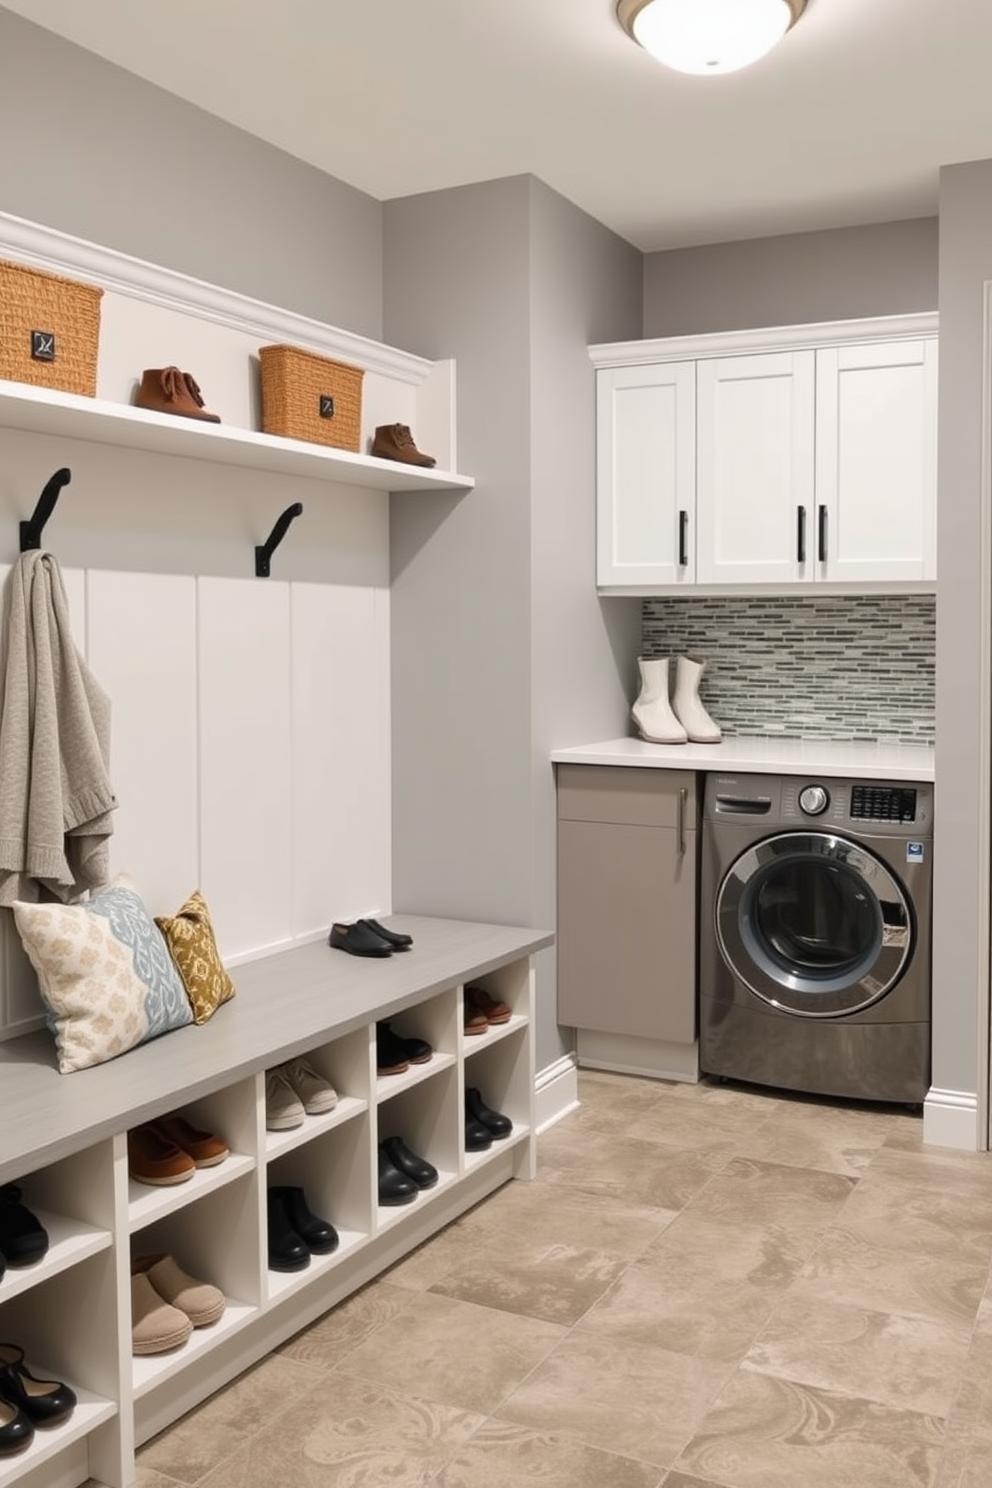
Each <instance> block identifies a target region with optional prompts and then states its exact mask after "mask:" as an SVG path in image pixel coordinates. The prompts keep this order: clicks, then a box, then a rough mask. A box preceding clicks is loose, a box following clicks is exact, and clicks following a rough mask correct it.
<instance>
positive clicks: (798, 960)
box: [699, 772, 933, 1104]
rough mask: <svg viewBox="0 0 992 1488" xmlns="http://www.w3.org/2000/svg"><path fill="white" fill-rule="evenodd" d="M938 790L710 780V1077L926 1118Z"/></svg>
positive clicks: (705, 903)
mask: <svg viewBox="0 0 992 1488" xmlns="http://www.w3.org/2000/svg"><path fill="white" fill-rule="evenodd" d="M932 849H933V787H932V785H929V784H904V783H902V782H894V781H885V780H882V781H869V780H842V779H829V778H828V779H823V778H820V777H808V776H792V775H789V776H776V775H750V774H749V775H724V774H717V773H715V772H714V773H712V774H709V775H707V777H706V786H705V790H704V793H703V821H702V842H701V859H702V861H701V869H700V879H701V882H700V945H699V1056H700V1061H699V1062H700V1068H701V1069H702V1071H703V1072H705V1073H706V1074H711V1075H723V1076H726V1077H728V1078H732V1079H738V1080H746V1081H751V1082H753V1083H754V1084H758V1085H771V1086H777V1087H780V1088H783V1089H787V1090H802V1091H807V1092H809V1093H815V1094H821V1095H836V1096H848V1097H853V1098H856V1099H860V1100H872V1101H899V1102H905V1103H908V1104H917V1103H919V1102H921V1101H922V1100H923V1098H924V1096H925V1095H926V1093H927V1090H928V1089H929V1084H930V921H931V901H932V893H933V851H932Z"/></svg>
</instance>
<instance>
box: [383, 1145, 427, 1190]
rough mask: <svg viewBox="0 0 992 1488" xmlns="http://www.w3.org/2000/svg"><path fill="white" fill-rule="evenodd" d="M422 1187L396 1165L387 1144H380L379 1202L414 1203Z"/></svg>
mask: <svg viewBox="0 0 992 1488" xmlns="http://www.w3.org/2000/svg"><path fill="white" fill-rule="evenodd" d="M419 1192H420V1189H419V1188H418V1187H417V1185H416V1184H415V1183H414V1181H413V1179H412V1178H408V1177H407V1176H406V1174H405V1173H401V1172H400V1170H399V1168H397V1167H396V1166H395V1164H394V1163H393V1160H392V1158H391V1157H390V1156H389V1153H388V1152H387V1151H386V1148H385V1145H384V1144H383V1143H381V1142H380V1144H379V1203H380V1204H391V1205H392V1204H412V1203H413V1201H414V1199H415V1198H416V1197H417V1195H418V1193H419Z"/></svg>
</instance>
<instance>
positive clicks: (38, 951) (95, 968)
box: [12, 875, 193, 1075]
mask: <svg viewBox="0 0 992 1488" xmlns="http://www.w3.org/2000/svg"><path fill="white" fill-rule="evenodd" d="M12 907H13V911H14V923H15V924H16V926H17V931H18V934H19V935H20V937H21V940H22V941H23V943H24V949H25V951H26V952H27V954H28V958H29V959H30V961H31V965H32V966H33V967H34V969H35V972H36V973H37V976H38V985H39V987H40V989H41V995H42V999H43V1001H44V1003H45V1009H46V1016H47V1022H48V1026H49V1028H50V1029H51V1031H52V1033H53V1034H54V1036H55V1049H56V1055H57V1059H58V1066H59V1070H60V1071H61V1073H62V1074H64V1075H65V1074H69V1073H70V1072H71V1071H73V1070H80V1069H87V1068H88V1067H90V1066H91V1065H94V1064H104V1063H105V1062H106V1061H107V1060H108V1059H115V1058H116V1057H117V1055H118V1054H124V1053H126V1051H127V1050H128V1049H133V1048H134V1047H135V1046H136V1045H137V1044H143V1043H145V1042H146V1041H147V1040H148V1039H153V1038H158V1036H159V1035H160V1034H163V1033H168V1032H169V1031H170V1030H171V1029H173V1028H181V1027H182V1026H183V1025H184V1024H188V1023H192V1022H193V1011H192V1009H191V1007H190V1005H189V999H188V998H187V996H186V992H185V989H184V987H183V984H182V981H181V979H180V977H179V973H178V972H177V970H176V968H175V966H174V964H173V961H172V958H171V956H170V955H169V951H168V947H167V946H166V943H165V941H164V939H163V938H162V935H161V932H160V931H159V930H157V929H156V927H155V923H154V921H153V919H152V917H151V915H150V914H149V913H148V910H147V909H146V908H145V905H144V902H143V901H142V899H141V896H140V895H139V894H138V893H137V891H136V889H135V888H134V885H133V884H132V883H131V882H130V880H129V879H127V878H125V877H124V876H123V875H122V876H120V877H118V878H116V879H115V880H114V882H113V883H112V884H110V885H109V886H108V887H107V888H105V889H100V890H99V891H98V892H97V893H95V894H93V895H92V896H91V897H90V898H89V899H88V900H86V902H85V903H82V904H27V903H24V902H23V901H21V900H17V901H15V903H14V905H13V906H12Z"/></svg>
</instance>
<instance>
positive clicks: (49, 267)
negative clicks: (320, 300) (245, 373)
mask: <svg viewBox="0 0 992 1488" xmlns="http://www.w3.org/2000/svg"><path fill="white" fill-rule="evenodd" d="M0 256H3V257H5V258H7V259H9V260H10V261H11V262H14V263H21V264H25V265H27V266H28V267H30V268H34V269H41V270H43V271H45V272H46V273H49V274H63V275H66V276H68V277H70V278H72V277H77V276H78V277H79V278H81V279H84V280H85V281H86V282H87V283H89V284H96V285H98V286H99V287H100V288H101V289H104V290H110V291H112V292H113V293H115V294H124V295H131V296H132V298H134V299H139V300H146V301H148V302H149V303H150V304H153V305H161V306H163V307H165V308H166V309H169V310H178V311H182V312H185V313H186V314H192V315H196V316H197V317H198V318H199V319H201V320H209V321H213V322H214V324H216V325H223V326H227V327H229V328H230V329H232V330H236V331H245V332H247V333H248V334H249V335H253V336H257V337H258V339H259V340H260V341H261V342H262V343H264V342H266V341H275V342H279V343H284V342H288V343H289V344H291V345H293V346H299V347H301V348H302V349H303V350H305V351H313V352H316V353H317V354H318V355H320V356H329V357H333V358H335V359H337V360H339V361H343V362H350V363H353V364H354V365H357V366H360V367H363V368H364V369H365V370H366V371H367V372H376V373H379V374H380V375H381V376H383V377H391V378H394V379H396V380H398V381H400V382H406V383H411V384H413V385H414V386H419V384H420V383H422V382H424V381H426V379H427V377H428V376H429V374H430V371H431V368H432V367H433V363H432V362H430V361H428V360H426V359H425V358H424V357H418V356H412V355H411V354H410V353H409V352H406V351H398V350H397V349H396V348H395V347H391V346H385V345H383V344H382V342H379V341H370V340H368V339H367V338H366V337H365V336H356V335H353V334H352V333H351V332H350V331H342V330H339V329H338V328H337V327H336V326H328V325H325V324H324V323H323V322H322V321H319V320H312V319H310V317H309V316H306V315H299V314H297V313H296V311H294V310H284V309H281V308H280V307H279V306H277V305H268V304H266V303H265V302H264V301H263V300H253V299H251V298H250V297H249V296H248V295H242V294H237V293H236V292H235V291H234V290H230V289H223V288H221V287H220V286H219V285H217V284H208V283H206V281H205V280H202V279H194V278H192V277H191V276H190V275H188V274H180V273H178V272H177V271H176V270H175V269H167V268H163V267H162V266H161V265H160V264H153V263H148V262H146V260H145V259H142V258H132V257H131V256H130V255H129V254H127V253H118V251H117V250H116V249H115V248H104V247H101V246H100V245H99V244H97V243H90V242H87V241H86V239H85V238H75V237H72V236H70V235H69V234H68V233H63V232H57V231H56V230H55V229H54V228H51V227H43V226H42V225H41V224H40V223H37V222H29V221H27V220H26V219H25V218H23V217H14V216H12V215H11V214H10V213H8V212H0Z"/></svg>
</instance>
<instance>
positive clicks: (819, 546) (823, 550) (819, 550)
mask: <svg viewBox="0 0 992 1488" xmlns="http://www.w3.org/2000/svg"><path fill="white" fill-rule="evenodd" d="M816 556H817V559H818V561H819V562H820V563H826V561H827V508H826V507H825V506H821V507H820V516H819V527H818V530H817V535H816Z"/></svg>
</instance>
